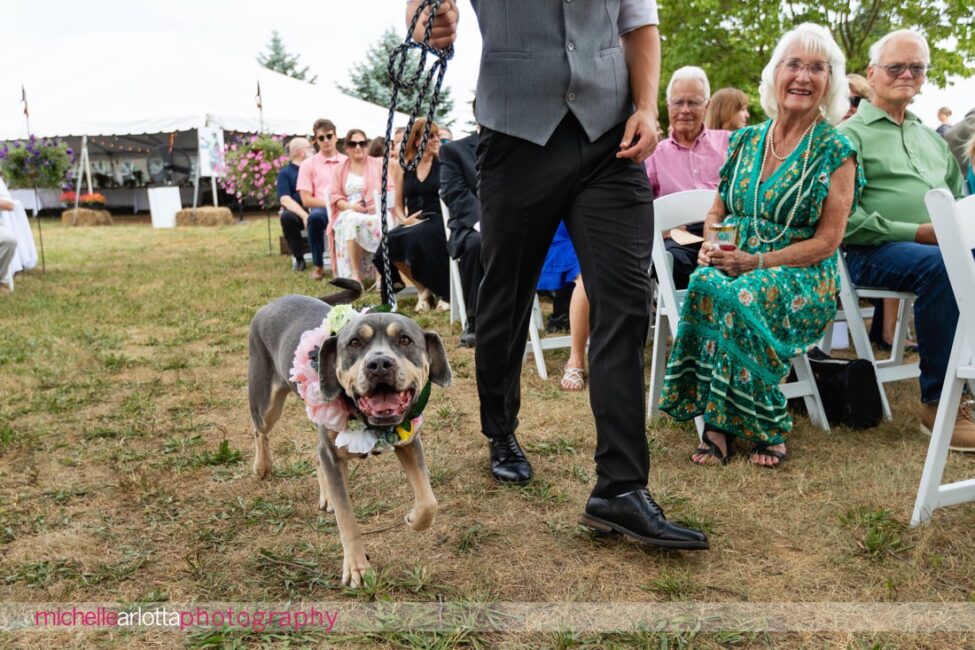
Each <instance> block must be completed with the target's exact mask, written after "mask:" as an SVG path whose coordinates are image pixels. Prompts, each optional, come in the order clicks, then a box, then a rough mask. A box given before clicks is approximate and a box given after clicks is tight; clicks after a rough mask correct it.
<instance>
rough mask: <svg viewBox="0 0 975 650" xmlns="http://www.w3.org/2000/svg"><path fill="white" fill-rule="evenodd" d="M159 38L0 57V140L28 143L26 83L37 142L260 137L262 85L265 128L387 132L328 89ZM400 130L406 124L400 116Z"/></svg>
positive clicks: (132, 37)
mask: <svg viewBox="0 0 975 650" xmlns="http://www.w3.org/2000/svg"><path fill="white" fill-rule="evenodd" d="M170 38H171V36H169V35H167V34H166V33H160V32H121V33H120V32H102V33H86V34H78V35H76V36H72V37H70V38H67V39H63V40H60V41H58V42H56V43H43V42H40V43H36V44H33V45H32V46H31V47H30V48H29V49H27V50H25V51H16V50H15V51H8V52H4V53H3V54H2V55H0V58H2V60H3V61H5V64H4V72H3V74H2V81H0V140H13V139H19V138H24V137H25V136H26V135H27V127H26V125H25V121H24V114H23V104H22V103H21V101H20V100H21V85H23V87H24V89H25V90H26V92H27V99H28V102H29V107H30V120H31V129H32V131H33V132H34V134H35V135H37V136H39V137H41V136H61V137H64V136H81V135H88V136H97V135H103V136H121V135H139V134H149V133H172V132H178V131H190V130H194V129H197V128H200V127H202V126H215V127H220V128H223V129H225V130H230V131H243V132H251V133H254V132H258V131H260V130H261V118H260V113H259V111H258V108H257V99H256V95H257V85H258V82H259V83H260V89H261V99H262V103H263V108H264V110H263V113H264V131H266V132H269V133H278V134H285V135H294V134H308V133H310V132H311V125H312V123H313V122H314V121H315V120H316V119H317V118H319V117H327V118H328V119H330V120H332V121H333V122H335V124H336V125H337V126H338V129H339V135H340V136H341V135H342V134H343V133H344V132H345V131H346V130H347V129H350V128H353V127H356V128H361V129H364V130H365V131H366V133H367V134H369V136H370V137H375V136H376V135H382V134H383V133H384V132H385V127H386V117H387V111H386V109H384V108H382V107H380V106H376V105H374V104H370V103H368V102H365V101H362V100H360V99H356V98H354V97H350V96H348V95H345V94H343V93H342V92H340V91H339V90H338V89H337V88H335V87H334V86H332V85H330V84H328V83H318V84H314V85H313V84H309V83H306V82H303V81H299V80H297V79H292V78H290V77H286V76H284V75H281V74H278V73H275V72H272V71H270V70H268V69H266V68H263V67H261V66H260V65H258V64H257V62H256V61H254V60H243V61H241V60H234V61H230V60H227V59H226V57H225V56H224V55H222V54H221V53H220V52H219V51H216V50H213V49H209V48H208V47H207V45H206V43H201V44H200V46H199V47H198V48H194V49H192V50H188V49H182V50H177V49H175V48H171V47H168V41H169V39H170ZM397 122H398V123H403V122H405V116H399V119H398V120H397Z"/></svg>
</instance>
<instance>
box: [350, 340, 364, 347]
mask: <svg viewBox="0 0 975 650" xmlns="http://www.w3.org/2000/svg"><path fill="white" fill-rule="evenodd" d="M349 347H350V348H361V347H362V341H360V340H359V339H349Z"/></svg>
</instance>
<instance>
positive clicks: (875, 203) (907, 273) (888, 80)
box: [839, 30, 975, 452]
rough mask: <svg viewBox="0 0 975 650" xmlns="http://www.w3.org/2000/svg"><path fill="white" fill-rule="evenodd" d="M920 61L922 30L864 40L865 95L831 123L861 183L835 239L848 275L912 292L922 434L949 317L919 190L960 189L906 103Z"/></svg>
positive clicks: (968, 436) (944, 280) (924, 51)
mask: <svg viewBox="0 0 975 650" xmlns="http://www.w3.org/2000/svg"><path fill="white" fill-rule="evenodd" d="M929 62H930V55H929V51H928V44H927V41H925V39H924V37H922V36H921V35H919V34H917V33H916V32H912V31H909V30H900V31H896V32H892V33H890V34H888V35H886V36H884V37H883V38H881V39H880V40H879V41H877V42H876V43H875V44H874V45H873V47H871V48H870V65H869V67H868V68H867V81H868V82H869V83H870V87H871V88H873V91H874V99H873V100H872V101H870V102H867V101H861V102H860V108H859V110H857V113H856V115H854V116H853V117H851V118H850V119H849V120H847V121H846V122H844V123H843V124H841V125H840V127H839V128H840V130H841V131H843V132H844V133H846V135H848V136H849V137H850V140H852V141H853V144H854V145H855V146H856V147H857V149H858V151H859V154H860V163H861V164H862V165H863V170H864V173H865V175H866V177H867V185H866V187H864V189H863V193H862V194H861V195H860V204H859V206H858V207H857V208H856V210H855V211H854V213H853V214H852V215H851V216H850V220H849V224H848V226H847V230H846V238H845V239H844V244H845V248H846V263H847V266H848V267H849V270H850V276H851V277H852V279H853V282H854V283H855V284H857V285H860V286H869V287H884V288H887V289H891V290H894V291H913V292H914V293H916V294H917V301H916V302H915V303H914V324H915V327H916V329H917V342H918V348H919V351H920V355H921V409H920V419H921V429H922V431H924V432H926V433H927V434H928V435H930V432H931V427H932V426H933V425H934V417H935V414H936V413H937V409H938V400H939V399H940V398H941V387H942V385H943V384H944V378H945V372H946V371H947V366H948V356H949V354H950V352H951V342H952V340H953V338H954V334H955V325H956V323H957V322H958V307H957V305H956V304H955V299H954V297H953V295H952V292H951V285H950V284H949V281H948V276H947V274H946V273H945V266H944V261H943V260H942V258H941V250H940V249H939V248H938V240H937V237H936V236H935V233H934V228H933V227H932V225H931V219H930V217H929V216H928V211H927V208H925V206H924V195H925V193H926V192H927V191H928V190H931V189H934V188H945V189H947V190H949V191H950V192H951V193H952V194H954V195H955V196H956V197H960V196H961V195H962V177H961V170H960V169H959V168H958V163H957V162H956V161H955V159H954V157H953V156H952V155H951V152H950V151H949V150H948V147H947V145H946V144H945V141H944V140H943V139H942V138H941V136H939V135H938V134H937V133H935V132H934V131H933V130H932V129H930V128H928V127H926V126H924V125H923V124H921V121H920V120H918V118H917V116H915V115H914V114H913V113H911V112H910V111H908V110H907V107H908V105H909V104H910V103H911V100H912V99H914V97H915V95H917V94H918V92H919V91H920V89H921V84H923V83H924V79H925V76H926V74H927V70H928V64H929ZM951 448H952V449H954V450H956V451H972V452H975V422H973V421H972V415H971V412H970V411H969V410H968V408H967V407H966V406H962V408H961V409H960V410H959V412H958V415H957V419H956V421H955V429H954V434H953V436H952V444H951Z"/></svg>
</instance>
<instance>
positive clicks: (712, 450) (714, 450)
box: [695, 430, 733, 463]
mask: <svg viewBox="0 0 975 650" xmlns="http://www.w3.org/2000/svg"><path fill="white" fill-rule="evenodd" d="M709 433H714V432H713V431H711V430H706V431H705V432H704V435H703V436H701V443H702V444H703V445H704V446H703V447H698V448H697V449H696V450H695V453H706V454H709V455H711V456H714V457H715V458H717V459H718V460H720V461H721V462H722V463H726V462H728V460H730V459H731V457H732V455H733V452H732V448H731V438H730V437H729V436H727V435H725V434H721V435H723V436H724V437H725V442H726V444H727V445H728V451H727V452H726V453H724V454H722V453H721V448H720V447H718V443H716V442H715V441H714V440H712V439H711V438H710V437H709V436H708V434H709Z"/></svg>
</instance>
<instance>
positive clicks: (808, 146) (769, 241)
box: [752, 118, 819, 244]
mask: <svg viewBox="0 0 975 650" xmlns="http://www.w3.org/2000/svg"><path fill="white" fill-rule="evenodd" d="M817 122H819V118H816V119H815V120H813V121H812V124H810V125H809V126H807V127H806V130H805V131H804V132H803V134H802V138H805V137H806V136H809V141H808V142H806V151H805V152H804V153H803V154H802V174H801V175H800V176H799V189H798V191H797V192H796V200H795V202H794V203H793V204H792V209H791V210H789V216H788V218H786V220H785V226H784V227H783V228H782V230H781V232H779V234H778V235H776V236H775V237H773V238H772V239H764V238H763V237H762V235H761V234H760V233H759V232H758V213H759V206H758V188H759V186H760V185H761V184H762V177H763V176H765V159H766V158H768V152H769V150H771V151H772V155H773V156H775V157H776V158H778V159H779V160H785V158H779V157H778V156H777V155H776V154H775V150H774V149H773V148H772V147H773V143H772V140H773V135H772V134H773V133H774V132H775V122H772V125H771V126H770V127H769V137H768V139H767V141H766V145H767V146H766V147H765V148H764V150H763V151H762V166H761V167H760V168H759V170H758V181H757V182H756V183H755V196H754V201H753V202H752V230H754V231H755V238H756V239H757V240H758V241H760V242H762V243H763V244H773V243H775V242H777V241H779V240H780V239H782V237H783V236H784V235H785V233H787V232H788V231H789V227H790V226H792V219H793V218H794V217H795V216H796V208H798V207H799V201H801V200H802V184H803V182H804V181H805V180H806V168H807V167H808V165H809V153H810V151H811V150H812V136H811V135H810V134H811V133H812V130H813V128H814V127H815V126H816V123H817ZM802 138H799V144H801V143H802ZM796 146H799V145H798V144H797V145H796ZM786 158H788V156H786Z"/></svg>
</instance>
